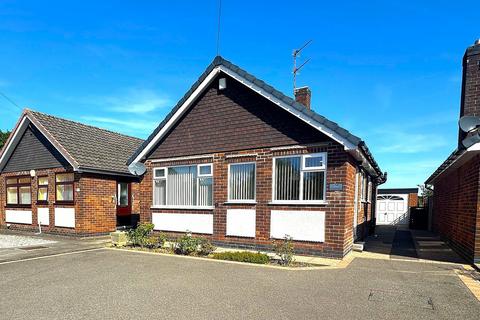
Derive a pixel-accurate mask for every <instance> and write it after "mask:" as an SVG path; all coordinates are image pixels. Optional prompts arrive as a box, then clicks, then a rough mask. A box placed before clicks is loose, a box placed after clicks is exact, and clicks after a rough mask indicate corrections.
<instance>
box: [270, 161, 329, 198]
mask: <svg viewBox="0 0 480 320" xmlns="http://www.w3.org/2000/svg"><path fill="white" fill-rule="evenodd" d="M315 156H323V159H324V160H323V166H321V167H310V168H305V158H311V157H315ZM298 157H300V187H299V196H300V200H276V199H275V189H276V183H275V180H276V179H275V178H276V177H275V172H276V171H275V166H276V161H277V159H284V158H298ZM327 167H328V166H327V152H317V153H307V154H295V155H287V156H276V157H273V158H272V201H271V202H270V203H271V204H305V205H309V204H327ZM321 171H323V172H324V175H323V179H324V183H323V198H324V199H323V200H303V199H302V198H303V173H304V172H321Z"/></svg>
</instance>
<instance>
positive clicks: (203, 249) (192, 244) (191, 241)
mask: <svg viewBox="0 0 480 320" xmlns="http://www.w3.org/2000/svg"><path fill="white" fill-rule="evenodd" d="M215 249H216V248H215V247H214V246H213V245H212V243H211V242H210V240H208V239H206V238H202V237H193V236H192V233H191V232H190V231H187V233H186V234H185V235H183V236H181V237H180V238H178V239H177V241H176V243H173V244H171V250H172V251H173V252H175V253H178V254H183V255H201V256H208V255H209V254H211V253H212V252H213V251H215Z"/></svg>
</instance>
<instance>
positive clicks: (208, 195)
mask: <svg viewBox="0 0 480 320" xmlns="http://www.w3.org/2000/svg"><path fill="white" fill-rule="evenodd" d="M212 204H213V178H211V177H201V178H199V179H198V205H199V206H212Z"/></svg>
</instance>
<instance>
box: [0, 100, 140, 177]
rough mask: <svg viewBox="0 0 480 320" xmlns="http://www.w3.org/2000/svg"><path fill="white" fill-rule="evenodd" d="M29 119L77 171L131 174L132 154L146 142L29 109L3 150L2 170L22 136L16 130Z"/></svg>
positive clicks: (20, 128) (26, 124)
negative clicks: (129, 161) (129, 165)
mask: <svg viewBox="0 0 480 320" xmlns="http://www.w3.org/2000/svg"><path fill="white" fill-rule="evenodd" d="M28 122H30V123H32V124H33V125H34V126H35V127H37V129H39V130H40V132H41V133H42V134H43V135H45V137H46V138H47V139H48V140H49V141H50V142H51V143H52V145H53V146H54V147H55V148H56V149H57V150H58V151H59V152H60V153H61V154H62V155H63V156H64V157H65V159H66V160H67V161H68V162H69V163H70V164H71V165H72V167H73V168H74V170H76V171H84V172H99V173H106V174H109V173H111V174H122V175H125V174H126V175H130V173H129V171H128V167H127V165H126V163H127V160H128V157H129V156H130V155H131V154H132V153H133V152H134V151H135V150H136V149H137V148H138V147H139V146H140V145H141V143H142V139H138V138H134V137H130V136H126V135H123V134H120V133H117V132H113V131H109V130H105V129H100V128H97V127H93V126H90V125H86V124H83V123H80V122H76V121H71V120H66V119H62V118H58V117H54V116H51V115H48V114H45V113H40V112H37V111H33V110H29V109H25V110H24V112H23V114H22V116H21V118H20V120H19V122H18V124H17V126H16V128H15V129H14V131H13V132H12V134H11V135H10V138H9V140H8V141H7V143H6V144H5V147H4V149H3V150H2V153H1V158H0V170H3V167H4V166H5V164H6V162H7V161H8V158H9V154H11V152H13V149H14V148H15V145H16V143H18V139H19V136H21V132H19V134H16V131H22V130H25V128H26V126H28Z"/></svg>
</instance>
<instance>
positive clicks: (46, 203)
mask: <svg viewBox="0 0 480 320" xmlns="http://www.w3.org/2000/svg"><path fill="white" fill-rule="evenodd" d="M35 204H36V205H37V206H48V201H37V202H35Z"/></svg>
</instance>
